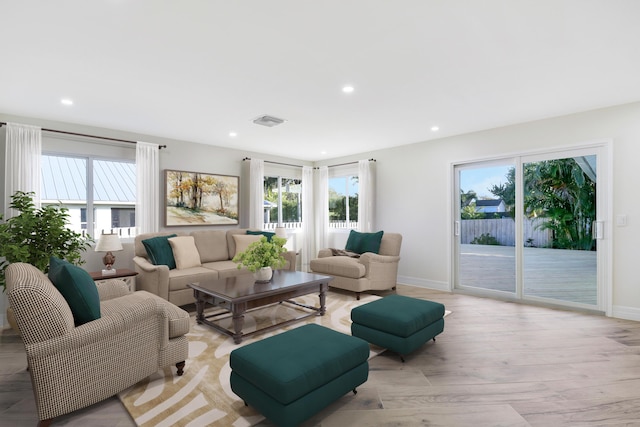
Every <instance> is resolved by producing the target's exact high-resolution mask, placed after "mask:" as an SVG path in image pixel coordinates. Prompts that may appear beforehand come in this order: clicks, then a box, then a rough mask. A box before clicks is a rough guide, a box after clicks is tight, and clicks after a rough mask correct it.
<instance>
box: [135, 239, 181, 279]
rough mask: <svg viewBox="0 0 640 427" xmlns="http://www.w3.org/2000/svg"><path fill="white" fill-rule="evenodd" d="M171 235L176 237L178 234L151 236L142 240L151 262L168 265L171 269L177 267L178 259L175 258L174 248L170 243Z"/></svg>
mask: <svg viewBox="0 0 640 427" xmlns="http://www.w3.org/2000/svg"><path fill="white" fill-rule="evenodd" d="M171 237H176V234H169V235H167V236H156V237H151V238H149V239H145V240H143V241H142V244H143V245H144V247H145V249H146V250H147V255H149V260H150V261H151V263H152V264H154V265H166V266H168V267H169V270H172V269H174V268H176V260H175V259H174V258H173V250H172V249H171V245H170V244H169V239H170V238H171Z"/></svg>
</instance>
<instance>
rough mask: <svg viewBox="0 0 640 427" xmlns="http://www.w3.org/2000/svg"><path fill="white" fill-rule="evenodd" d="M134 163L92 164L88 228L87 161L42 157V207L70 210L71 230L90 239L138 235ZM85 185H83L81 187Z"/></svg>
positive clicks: (63, 157) (75, 158)
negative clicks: (90, 213) (116, 235)
mask: <svg viewBox="0 0 640 427" xmlns="http://www.w3.org/2000/svg"><path fill="white" fill-rule="evenodd" d="M135 170H136V165H135V163H126V162H114V161H106V160H97V161H94V162H93V179H92V180H91V181H92V184H93V206H94V212H93V221H94V223H95V226H94V227H93V228H92V227H88V226H87V202H86V195H87V189H86V185H87V179H86V160H85V159H83V158H79V157H66V156H53V155H44V156H42V187H41V188H42V196H41V202H42V204H43V205H53V204H62V206H64V207H66V208H67V209H69V219H70V225H71V228H72V229H73V230H74V231H77V232H87V233H89V234H90V235H91V236H94V237H95V236H99V235H100V233H102V232H105V233H110V232H114V233H118V234H120V235H121V236H123V237H129V236H134V235H135V226H136V214H135V208H136V180H135ZM79 183H83V184H84V185H79Z"/></svg>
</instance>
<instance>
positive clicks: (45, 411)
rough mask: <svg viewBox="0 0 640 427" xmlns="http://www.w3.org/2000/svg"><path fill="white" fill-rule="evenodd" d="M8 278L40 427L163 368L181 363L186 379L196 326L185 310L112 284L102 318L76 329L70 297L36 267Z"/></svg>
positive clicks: (102, 290)
mask: <svg viewBox="0 0 640 427" xmlns="http://www.w3.org/2000/svg"><path fill="white" fill-rule="evenodd" d="M86 276H87V278H88V280H89V281H90V282H91V283H93V282H92V281H91V278H90V277H89V275H88V274H86ZM6 278H7V296H8V297H9V303H10V308H11V314H12V316H13V317H14V319H15V321H16V323H17V326H18V330H19V332H20V335H21V337H22V341H23V342H24V347H25V350H26V354H27V364H28V368H29V374H30V375H31V383H32V385H33V393H34V396H35V402H36V408H37V412H38V418H39V419H40V420H41V422H40V424H39V425H40V426H46V425H49V424H50V423H51V420H52V419H53V418H55V417H58V416H60V415H63V414H67V413H69V412H73V411H76V410H78V409H81V408H85V407H87V406H89V405H93V404H95V403H97V402H100V401H101V400H104V399H106V398H108V397H111V396H113V395H115V394H116V393H119V392H121V391H123V390H125V389H127V388H128V387H131V386H132V385H134V384H136V383H137V382H138V381H140V380H142V379H144V378H147V377H148V376H149V375H151V374H153V373H155V372H157V371H158V369H162V368H165V367H169V366H171V365H176V368H177V371H175V372H176V373H177V374H178V375H181V374H182V369H183V366H184V361H185V360H186V359H187V358H188V356H189V342H188V340H187V337H186V335H185V334H186V333H188V332H189V327H190V323H189V313H187V312H186V311H184V310H182V309H181V308H179V307H176V306H175V305H173V304H170V303H168V302H167V301H165V300H163V299H161V298H159V297H158V296H156V295H151V294H149V293H148V292H131V291H129V287H128V286H127V285H126V283H124V282H123V281H122V280H119V279H111V280H107V281H105V282H103V283H100V284H98V285H96V286H97V294H98V297H99V305H100V317H99V318H96V319H95V320H90V321H88V322H86V323H84V324H81V325H79V326H76V325H75V322H74V314H73V312H72V310H73V309H72V308H71V306H70V305H69V303H68V302H67V299H65V297H63V295H62V293H61V292H60V291H59V290H58V288H56V287H55V286H54V284H53V283H52V282H51V281H50V280H49V277H48V276H47V275H46V274H44V273H42V272H41V271H40V270H38V269H37V268H36V267H34V266H33V265H31V264H26V263H13V264H11V265H9V266H8V267H7V269H6ZM84 285H85V283H83V285H82V286H84ZM75 301H76V304H74V307H76V309H77V308H78V307H79V306H78V304H77V299H76V300H75ZM80 307H81V308H83V307H84V306H82V305H80ZM0 424H2V421H0Z"/></svg>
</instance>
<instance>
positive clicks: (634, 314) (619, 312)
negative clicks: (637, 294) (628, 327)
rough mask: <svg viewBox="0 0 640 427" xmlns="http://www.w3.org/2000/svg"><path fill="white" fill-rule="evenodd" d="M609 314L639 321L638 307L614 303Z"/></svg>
mask: <svg viewBox="0 0 640 427" xmlns="http://www.w3.org/2000/svg"><path fill="white" fill-rule="evenodd" d="M611 314H612V317H615V318H617V319H625V320H636V321H640V308H635V307H625V306H621V305H614V306H613V310H612V313H611Z"/></svg>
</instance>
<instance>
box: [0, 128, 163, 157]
mask: <svg viewBox="0 0 640 427" xmlns="http://www.w3.org/2000/svg"><path fill="white" fill-rule="evenodd" d="M6 124H7V123H6V122H0V127H2V126H6ZM40 130H42V131H43V132H53V133H64V134H65V135H74V136H84V137H86V138H95V139H104V140H106V141H116V142H126V143H127V144H137V142H136V141H130V140H128V139H120V138H110V137H108V136H96V135H88V134H86V133H76V132H67V131H65V130H55V129H45V128H40ZM163 148H167V146H166V145H159V146H158V149H160V150H162V149H163Z"/></svg>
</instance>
